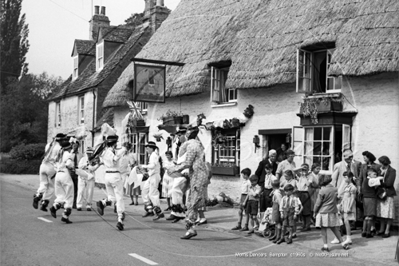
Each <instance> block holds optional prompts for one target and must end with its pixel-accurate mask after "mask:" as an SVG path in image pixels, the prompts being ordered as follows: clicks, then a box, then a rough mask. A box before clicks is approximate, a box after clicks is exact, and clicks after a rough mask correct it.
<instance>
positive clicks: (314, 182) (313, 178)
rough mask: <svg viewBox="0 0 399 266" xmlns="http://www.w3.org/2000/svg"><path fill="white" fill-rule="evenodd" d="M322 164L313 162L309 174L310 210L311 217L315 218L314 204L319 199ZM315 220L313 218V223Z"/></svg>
mask: <svg viewBox="0 0 399 266" xmlns="http://www.w3.org/2000/svg"><path fill="white" fill-rule="evenodd" d="M320 170H321V167H320V164H318V163H314V164H312V168H311V172H310V174H309V176H308V179H309V182H310V184H309V195H310V210H311V218H312V219H313V210H314V205H315V203H316V200H317V196H318V195H319V191H320V184H319V179H320V174H319V173H320ZM314 223H315V221H314V220H313V224H314Z"/></svg>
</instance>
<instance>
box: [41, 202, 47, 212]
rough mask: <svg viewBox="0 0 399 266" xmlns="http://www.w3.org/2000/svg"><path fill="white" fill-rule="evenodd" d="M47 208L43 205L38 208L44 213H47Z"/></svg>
mask: <svg viewBox="0 0 399 266" xmlns="http://www.w3.org/2000/svg"><path fill="white" fill-rule="evenodd" d="M46 207H47V206H45V205H43V204H42V206H40V210H41V211H44V212H47V208H46Z"/></svg>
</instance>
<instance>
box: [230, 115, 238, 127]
mask: <svg viewBox="0 0 399 266" xmlns="http://www.w3.org/2000/svg"><path fill="white" fill-rule="evenodd" d="M231 127H233V128H234V127H240V120H238V118H236V117H234V118H233V119H231Z"/></svg>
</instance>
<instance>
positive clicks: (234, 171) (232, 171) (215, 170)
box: [212, 166, 239, 176]
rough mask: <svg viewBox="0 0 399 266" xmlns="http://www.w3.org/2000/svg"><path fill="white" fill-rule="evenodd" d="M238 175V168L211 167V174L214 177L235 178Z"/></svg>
mask: <svg viewBox="0 0 399 266" xmlns="http://www.w3.org/2000/svg"><path fill="white" fill-rule="evenodd" d="M238 173H239V169H238V166H234V167H225V166H212V174H214V175H227V176H236V175H238Z"/></svg>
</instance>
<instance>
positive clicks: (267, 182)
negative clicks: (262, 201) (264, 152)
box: [265, 174, 277, 189]
mask: <svg viewBox="0 0 399 266" xmlns="http://www.w3.org/2000/svg"><path fill="white" fill-rule="evenodd" d="M274 180H277V177H275V176H274V175H273V174H270V175H265V188H266V189H272V188H273V187H272V182H273V181H274Z"/></svg>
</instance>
